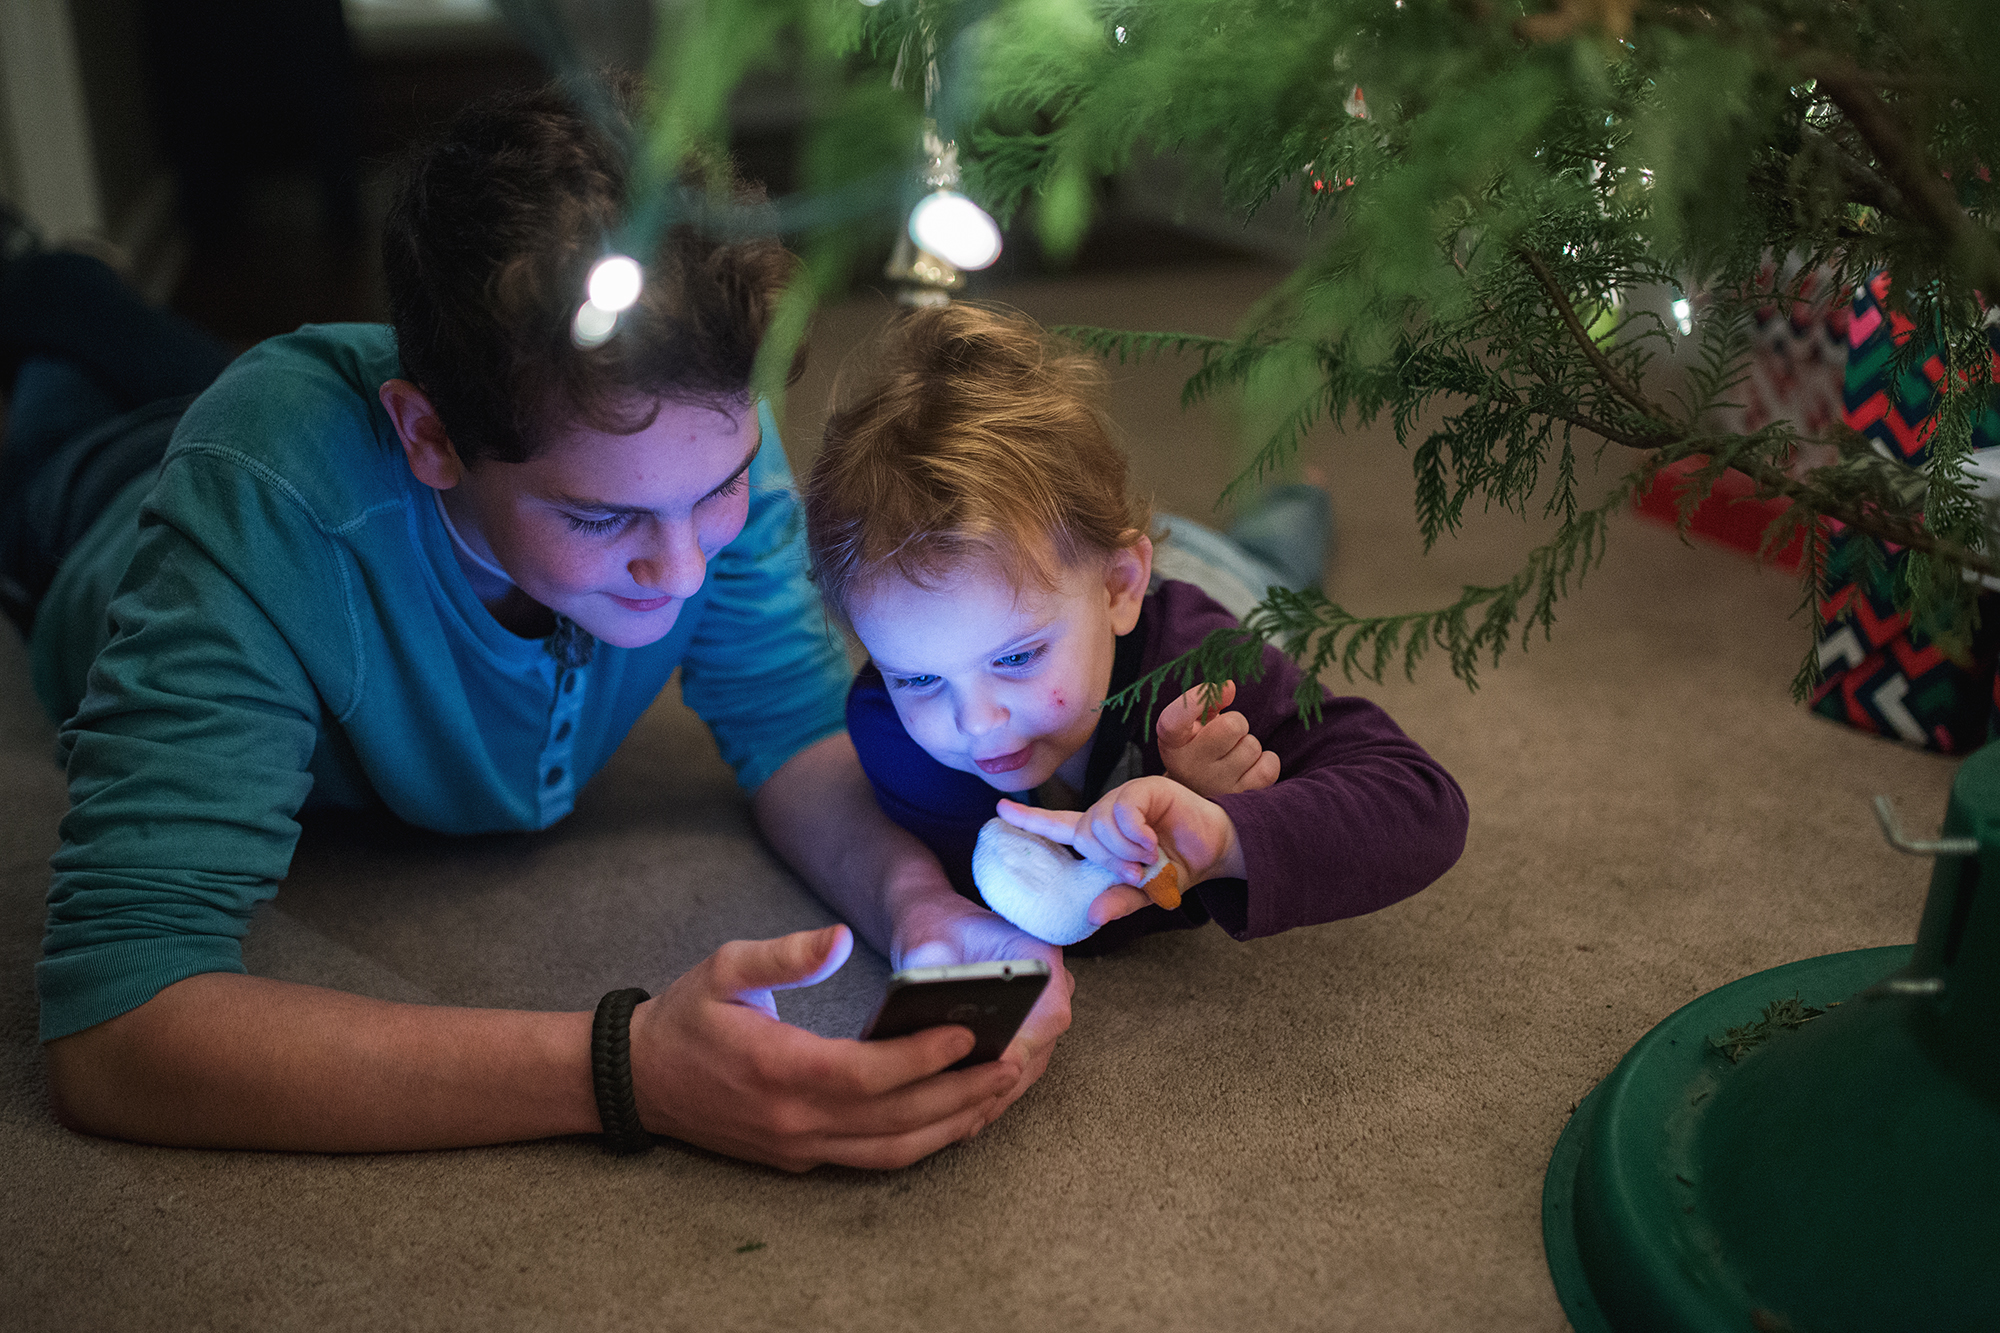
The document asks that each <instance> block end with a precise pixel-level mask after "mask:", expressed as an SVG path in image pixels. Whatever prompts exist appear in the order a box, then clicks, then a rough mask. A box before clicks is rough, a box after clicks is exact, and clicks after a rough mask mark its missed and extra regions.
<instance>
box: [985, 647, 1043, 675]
mask: <svg viewBox="0 0 2000 1333" xmlns="http://www.w3.org/2000/svg"><path fill="white" fill-rule="evenodd" d="M1041 655H1042V650H1041V649H1040V648H1023V649H1022V650H1021V651H1020V652H1018V653H1007V654H1005V655H1003V656H1000V657H996V658H994V659H993V665H994V666H997V667H1002V668H1004V669H1006V670H1008V671H1014V670H1018V669H1019V668H1021V667H1024V666H1026V665H1028V663H1030V662H1032V661H1034V660H1035V659H1036V658H1038V657H1040V656H1041Z"/></svg>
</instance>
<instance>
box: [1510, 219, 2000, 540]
mask: <svg viewBox="0 0 2000 1333" xmlns="http://www.w3.org/2000/svg"><path fill="white" fill-rule="evenodd" d="M1516 253H1517V254H1518V255H1520V257H1521V260H1522V262H1523V263H1525V264H1526V265H1527V266H1528V268H1529V270H1530V271H1531V272H1533V273H1534V275H1535V280H1536V281H1537V282H1538V283H1539V284H1540V285H1541V287H1542V290H1543V292H1544V293H1545V294H1546V295H1547V296H1548V298H1549V302H1550V304H1551V305H1552V306H1554V308H1555V311H1556V314H1557V316H1558V317H1559V318H1560V319H1561V320H1562V323H1563V327H1564V328H1566V329H1568V330H1569V334H1570V337H1571V338H1572V340H1574V341H1575V343H1576V345H1577V347H1578V349H1579V350H1580V351H1581V352H1582V353H1583V356H1584V358H1585V359H1586V360H1587V361H1589V362H1590V364H1591V366H1592V367H1593V368H1594V369H1595V370H1596V371H1597V373H1598V375H1599V377H1600V378H1602V379H1603V380H1604V382H1605V384H1606V385H1607V386H1609V387H1610V388H1611V390H1612V391H1613V392H1614V393H1616V394H1617V395H1618V396H1619V397H1621V398H1623V399H1625V401H1626V402H1628V403H1630V404H1631V405H1632V406H1633V407H1634V408H1636V409H1637V410H1638V411H1640V412H1641V413H1643V414H1644V415H1646V416H1648V417H1651V418H1653V419H1655V420H1671V418H1670V417H1669V416H1668V415H1667V413H1665V412H1664V411H1662V410H1661V408H1660V407H1659V405H1658V404H1657V403H1655V402H1653V400H1652V399H1651V398H1649V397H1647V396H1646V395H1645V394H1644V393H1643V392H1641V391H1640V390H1639V389H1638V387H1637V386H1636V385H1634V384H1632V382H1631V381H1630V380H1628V379H1626V378H1625V376H1623V375H1622V374H1620V373H1619V371H1618V369H1617V367H1616V366H1613V365H1612V364H1611V360H1610V358H1609V357H1607V356H1605V355H1604V352H1603V349H1602V348H1600V347H1599V346H1598V345H1597V340H1596V339H1594V338H1592V337H1591V336H1590V332H1589V330H1587V329H1585V328H1584V326H1583V321H1582V320H1581V319H1580V318H1578V316H1577V313H1576V307H1575V306H1574V305H1573V304H1571V302H1570V300H1569V297H1568V296H1567V295H1566V294H1565V293H1564V292H1563V290H1562V287H1561V285H1560V284H1559V283H1558V282H1557V281H1556V277H1555V274H1554V273H1553V272H1552V271H1551V270H1550V269H1549V266H1548V263H1547V261H1545V260H1543V259H1542V257H1541V256H1540V255H1538V254H1536V253H1535V252H1534V251H1533V250H1532V249H1529V248H1527V247H1525V246H1524V247H1521V248H1519V249H1517V251H1516ZM1996 290H2000V288H1996ZM1588 428H1589V429H1591V430H1594V431H1596V432H1597V433H1598V434H1599V435H1602V436H1603V437H1604V438H1605V439H1607V440H1610V441H1611V442H1612V443H1614V444H1622V445H1626V446H1628V447H1630V448H1637V449H1657V450H1669V451H1673V452H1677V453H1678V454H1679V455H1680V456H1682V457H1691V456H1694V455H1696V454H1702V453H1708V452H1711V450H1710V449H1709V448H1707V447H1705V442H1704V441H1703V440H1701V439H1700V438H1699V437H1696V436H1693V435H1690V434H1688V433H1686V432H1682V433H1679V434H1669V433H1664V432H1663V433H1661V434H1657V435H1651V436H1645V437H1634V436H1632V435H1630V434H1629V433H1626V432H1623V431H1607V430H1605V429H1604V428H1603V427H1602V426H1598V425H1594V424H1593V425H1592V426H1590V427H1588ZM1676 445H1679V446H1682V447H1681V448H1679V449H1678V450H1675V449H1674V446H1676ZM1730 466H1732V467H1734V468H1736V469H1737V470H1738V471H1740V472H1743V473H1744V474H1745V475H1747V476H1748V477H1749V478H1750V479H1751V480H1752V481H1754V482H1756V483H1757V488H1758V493H1759V495H1760V496H1763V497H1764V498H1770V499H1786V500H1790V501H1792V503H1794V504H1797V505H1803V506H1804V507H1805V508H1807V509H1809V510H1811V511H1812V512H1813V513H1816V514H1819V515H1821V516H1823V517H1826V518H1831V519H1834V520H1836V521H1838V522H1840V523H1844V524H1846V525H1847V526H1849V527H1851V528H1854V529H1855V530H1856V531H1859V532H1864V533H1866V534H1868V535H1869V536H1871V537H1877V538H1880V539H1881V540H1883V541H1886V542H1890V543H1893V544H1894V545H1897V546H1907V547H1909V548H1910V549H1911V550H1914V551H1918V552H1921V553H1922V554H1924V555H1927V556H1930V557H1932V558H1934V559H1938V560H1943V561H1947V562H1949V563H1951V564H1954V565H1957V566H1958V567H1960V568H1961V569H1969V570H1973V571H1975V572H1977V573H1980V574H1990V575H2000V562H1996V561H1995V560H1994V559H1993V558H1992V557H1990V556H1988V555H1986V554H1984V553H1982V552H1979V551H1975V550H1973V549H1972V548H1970V547H1968V546H1965V545H1963V544H1962V543H1959V542H1955V541H1951V540H1949V539H1948V538H1944V537H1940V536H1938V535H1937V534H1936V533H1934V532H1931V531H1930V530H1928V529H1927V528H1925V527H1924V526H1923V524H1922V521H1921V517H1920V516H1919V515H1910V516H1908V517H1905V516H1903V515H1900V514H1897V513H1894V512H1892V511H1890V510H1888V509H1886V508H1885V507H1884V505H1883V504H1882V502H1881V501H1880V500H1877V499H1871V498H1867V497H1863V498H1858V499H1854V500H1842V499H1840V498H1838V497H1837V496H1836V495H1834V494H1832V493H1830V491H1829V489H1828V488H1827V487H1826V486H1823V485H1819V484H1815V479H1816V478H1819V477H1820V476H1821V474H1822V473H1823V472H1824V471H1825V469H1815V470H1814V471H1813V472H1810V473H1807V474H1806V476H1805V477H1803V478H1799V477H1793V476H1792V475H1790V474H1789V473H1787V472H1785V471H1784V470H1783V469H1782V468H1779V467H1776V466H1774V465H1772V464H1771V463H1768V462H1766V461H1764V460H1762V459H1756V458H1732V459H1731V460H1730Z"/></svg>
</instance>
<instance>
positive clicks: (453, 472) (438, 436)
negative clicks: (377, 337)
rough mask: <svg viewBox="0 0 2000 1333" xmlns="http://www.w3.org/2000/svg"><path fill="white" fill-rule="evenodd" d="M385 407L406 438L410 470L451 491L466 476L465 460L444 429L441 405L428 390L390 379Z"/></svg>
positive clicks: (405, 452)
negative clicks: (432, 400)
mask: <svg viewBox="0 0 2000 1333" xmlns="http://www.w3.org/2000/svg"><path fill="white" fill-rule="evenodd" d="M380 396H381V399H382V410H383V411H384V412H387V413H388V414H389V420H390V421H392V422H394V423H395V426H396V437H397V438H398V439H400V440H401V441H402V442H403V457H404V458H406V459H408V460H409V464H410V472H411V474H412V475H413V476H415V477H416V479H417V480H418V481H421V482H422V483H423V484H424V485H426V486H428V487H430V488H431V489H432V490H434V491H448V490H450V489H451V488H452V487H454V486H456V485H458V483H459V482H460V481H462V480H464V478H465V463H464V462H463V461H462V460H461V459H460V458H459V456H458V450H457V449H456V448H455V447H454V446H453V445H452V442H451V437H450V436H449V435H447V434H445V432H444V422H442V421H440V420H438V414H437V409H436V408H434V407H432V406H431V400H430V399H429V398H427V397H425V396H424V391H423V390H422V389H419V388H418V387H417V386H416V385H414V384H412V383H410V382H409V381H408V380H389V381H387V382H385V383H384V384H383V385H382V390H381V394H380Z"/></svg>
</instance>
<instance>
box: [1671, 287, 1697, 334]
mask: <svg viewBox="0 0 2000 1333" xmlns="http://www.w3.org/2000/svg"><path fill="white" fill-rule="evenodd" d="M1674 323H1676V324H1678V325H1680V326H1681V334H1682V336H1683V337H1685V336H1686V335H1687V334H1690V333H1693V332H1694V306H1692V305H1691V304H1689V303H1688V300H1687V298H1686V297H1682V298H1681V299H1680V300H1678V301H1675V302H1674Z"/></svg>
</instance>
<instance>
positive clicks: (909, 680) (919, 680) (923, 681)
mask: <svg viewBox="0 0 2000 1333" xmlns="http://www.w3.org/2000/svg"><path fill="white" fill-rule="evenodd" d="M889 683H890V684H891V685H893V686H895V687H896V688H897V689H899V690H927V689H929V688H930V687H931V686H933V685H935V684H937V677H936V676H891V677H890V678H889Z"/></svg>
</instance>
